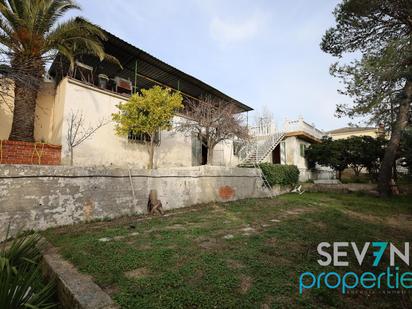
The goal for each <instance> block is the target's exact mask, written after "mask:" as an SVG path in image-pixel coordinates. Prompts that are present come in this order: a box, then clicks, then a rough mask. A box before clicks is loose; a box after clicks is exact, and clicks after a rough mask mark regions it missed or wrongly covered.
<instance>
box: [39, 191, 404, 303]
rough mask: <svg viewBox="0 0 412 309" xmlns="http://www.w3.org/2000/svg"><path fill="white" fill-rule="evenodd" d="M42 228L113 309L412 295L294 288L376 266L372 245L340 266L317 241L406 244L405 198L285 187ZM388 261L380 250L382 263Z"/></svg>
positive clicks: (389, 299)
mask: <svg viewBox="0 0 412 309" xmlns="http://www.w3.org/2000/svg"><path fill="white" fill-rule="evenodd" d="M44 235H45V236H46V237H47V238H48V239H49V240H50V241H51V242H52V243H53V244H54V245H55V246H57V247H58V249H59V251H60V253H61V254H62V255H63V256H64V257H65V258H66V259H68V260H69V261H71V262H72V263H73V264H74V265H76V267H77V268H78V269H79V270H80V271H81V272H83V273H87V274H90V275H91V276H92V277H93V278H94V280H95V282H96V283H97V284H99V285H100V286H101V287H102V288H103V289H104V290H105V291H106V292H107V293H109V294H110V295H111V296H112V298H113V299H114V300H115V301H116V302H117V303H118V304H119V305H120V306H121V307H122V308H265V309H266V308H284V307H289V308H299V307H302V308H303V307H304V308H335V307H338V308H347V307H353V308H411V307H412V302H411V301H412V292H409V293H410V294H408V293H403V294H396V295H394V294H382V293H379V294H378V293H375V292H374V291H376V290H370V291H366V292H365V291H364V290H356V291H355V293H352V294H350V295H343V294H342V293H340V292H338V291H336V290H329V289H327V288H320V289H315V288H314V289H311V290H305V291H304V292H303V294H302V295H300V294H299V276H300V274H301V273H302V272H305V271H313V272H322V271H333V270H335V271H337V272H344V271H355V272H358V273H359V272H360V271H370V270H372V271H375V272H378V271H383V270H384V269H385V268H386V266H384V265H382V267H378V268H374V269H372V267H371V266H370V265H372V261H373V256H372V252H368V254H367V257H366V262H365V263H364V266H363V269H361V268H360V266H357V265H358V264H357V263H356V262H355V261H356V259H355V257H354V255H353V254H352V255H351V254H350V257H349V261H350V266H349V267H340V268H333V267H321V266H319V265H318V263H317V260H318V259H319V258H320V256H319V255H318V253H317V245H318V243H319V242H323V241H326V242H334V241H347V242H350V241H355V242H357V243H358V244H359V246H361V247H362V246H363V244H364V242H372V241H389V242H393V243H395V244H398V245H400V244H402V242H405V241H411V240H412V198H411V197H399V198H394V199H379V198H375V197H370V196H362V195H342V194H341V195H339V194H321V193H305V194H303V195H297V194H289V195H284V196H281V197H278V198H274V199H250V200H243V201H237V202H231V203H225V204H223V203H215V204H208V205H201V206H197V207H193V208H187V209H180V210H176V211H174V212H168V213H167V216H165V217H155V218H147V217H146V218H145V217H142V218H138V217H130V218H122V219H119V220H114V221H111V222H96V223H89V224H81V225H76V226H70V227H64V228H58V229H53V230H48V231H46V232H45V233H44ZM101 240H106V241H101ZM349 252H350V253H351V251H349ZM387 262H388V255H385V256H384V261H383V262H382V263H381V264H386V263H387ZM401 270H402V271H408V270H409V271H411V269H408V268H406V267H401Z"/></svg>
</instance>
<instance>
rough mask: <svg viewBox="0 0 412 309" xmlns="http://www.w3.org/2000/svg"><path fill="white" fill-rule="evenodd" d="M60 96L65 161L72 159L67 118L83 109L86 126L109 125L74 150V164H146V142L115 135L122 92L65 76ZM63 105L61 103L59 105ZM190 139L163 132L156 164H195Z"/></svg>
mask: <svg viewBox="0 0 412 309" xmlns="http://www.w3.org/2000/svg"><path fill="white" fill-rule="evenodd" d="M60 87H61V89H62V91H61V93H60V94H61V98H60V99H59V100H63V103H62V105H63V106H64V112H63V124H62V126H61V134H60V138H61V143H62V145H63V156H62V163H63V164H67V163H68V162H69V154H68V147H67V143H66V136H67V130H68V125H67V119H68V118H69V117H70V114H71V113H72V112H74V113H75V112H76V111H81V112H82V113H83V114H84V116H85V119H86V120H87V121H86V126H88V125H90V126H95V125H96V124H97V123H98V122H99V121H101V120H104V121H107V122H108V124H107V125H105V126H104V127H102V128H100V129H99V130H98V131H97V132H96V133H95V134H94V135H93V136H92V137H91V138H90V139H88V140H86V141H85V142H84V143H83V144H81V145H79V146H78V147H76V148H75V150H74V164H75V165H76V166H99V165H105V166H134V167H140V168H144V167H146V166H147V160H148V153H147V148H146V146H145V145H143V144H139V143H131V142H129V141H128V140H127V137H119V136H117V135H116V134H115V131H114V126H115V125H114V123H113V122H112V121H111V115H112V114H113V113H116V112H117V111H118V110H117V108H116V105H117V104H119V103H120V102H123V101H125V100H126V99H127V98H124V97H122V96H120V95H117V94H114V93H109V92H107V91H100V90H99V89H96V88H95V87H90V86H86V85H84V84H82V83H80V82H78V81H75V80H71V79H67V78H66V79H64V80H63V81H62V82H61V85H60ZM60 105H61V104H60ZM191 151H192V149H191V138H190V137H186V136H184V135H183V134H180V133H175V132H173V131H170V132H166V131H164V132H161V144H160V146H159V147H156V151H155V166H156V167H159V168H161V167H184V166H191V165H192V153H191Z"/></svg>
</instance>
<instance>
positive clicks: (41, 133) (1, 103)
mask: <svg viewBox="0 0 412 309" xmlns="http://www.w3.org/2000/svg"><path fill="white" fill-rule="evenodd" d="M0 83H1V81H0ZM0 87H1V85H0ZM54 98H55V86H54V83H52V82H44V83H43V84H42V85H41V87H40V90H39V94H38V97H37V107H36V113H35V120H34V139H35V140H36V141H37V142H45V143H51V144H59V143H55V142H54V141H53V138H52V135H53V109H54V102H55V100H54ZM13 109H14V90H13V88H12V87H10V88H8V91H7V93H6V94H5V95H3V96H2V97H1V98H0V140H6V139H8V138H9V135H10V131H11V126H12V122H13Z"/></svg>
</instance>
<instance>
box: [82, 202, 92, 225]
mask: <svg viewBox="0 0 412 309" xmlns="http://www.w3.org/2000/svg"><path fill="white" fill-rule="evenodd" d="M93 211H94V204H93V202H92V201H91V200H90V199H87V200H86V202H85V203H84V207H83V214H84V220H85V221H91V220H92V219H93Z"/></svg>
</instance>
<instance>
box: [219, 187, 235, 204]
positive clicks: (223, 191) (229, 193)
mask: <svg viewBox="0 0 412 309" xmlns="http://www.w3.org/2000/svg"><path fill="white" fill-rule="evenodd" d="M235 193H236V191H235V190H234V189H233V188H232V187H229V186H223V187H220V188H219V196H220V197H221V198H222V199H223V200H225V201H227V200H230V199H233V198H234V197H235Z"/></svg>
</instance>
